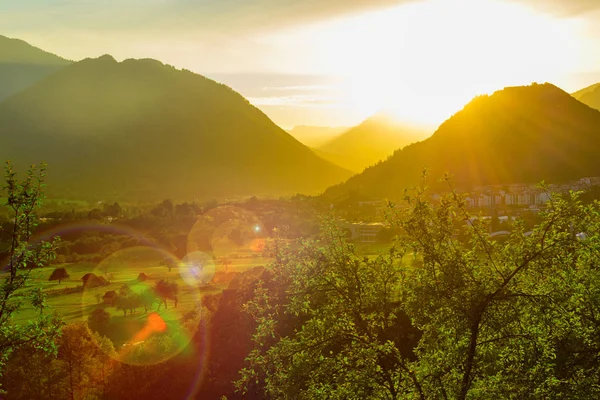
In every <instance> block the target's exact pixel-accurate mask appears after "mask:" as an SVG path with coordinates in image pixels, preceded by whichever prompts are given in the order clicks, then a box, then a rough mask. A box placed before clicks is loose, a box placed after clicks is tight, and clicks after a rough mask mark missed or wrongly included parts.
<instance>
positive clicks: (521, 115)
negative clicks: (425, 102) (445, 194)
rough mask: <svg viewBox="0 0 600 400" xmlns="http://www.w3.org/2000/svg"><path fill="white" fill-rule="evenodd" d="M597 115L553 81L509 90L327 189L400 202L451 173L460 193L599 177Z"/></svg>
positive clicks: (331, 193) (599, 128) (332, 194)
mask: <svg viewBox="0 0 600 400" xmlns="http://www.w3.org/2000/svg"><path fill="white" fill-rule="evenodd" d="M599 149H600V112H599V111H597V110H594V109H592V108H590V107H588V106H586V105H584V104H582V103H580V102H579V101H577V100H576V99H574V98H573V97H571V96H570V95H569V94H568V93H565V92H564V91H562V90H561V89H559V88H557V87H556V86H553V85H551V84H543V85H537V84H534V85H532V86H524V87H509V88H505V89H504V90H500V91H498V92H496V93H494V94H493V95H491V96H487V95H486V96H479V97H476V98H475V99H474V100H472V101H471V102H470V103H469V104H467V105H466V106H465V107H464V108H463V109H462V110H461V111H459V112H458V113H456V114H455V115H454V116H452V117H451V118H450V119H448V120H447V121H446V122H444V123H443V124H442V125H441V126H440V127H439V128H438V130H437V131H436V132H435V133H434V134H433V136H431V137H430V138H428V139H426V140H424V141H422V142H418V143H414V144H412V145H410V146H407V147H404V148H403V149H402V150H399V151H396V152H395V153H394V155H393V156H392V157H391V158H390V159H388V160H387V161H385V162H383V163H381V164H379V165H376V166H374V167H371V168H368V169H366V170H365V171H364V172H363V173H361V174H359V175H356V176H354V177H352V178H350V179H349V180H348V181H347V182H345V183H343V184H341V185H337V186H334V187H332V188H330V189H328V190H327V191H326V193H325V194H326V196H328V197H336V198H342V197H345V196H347V195H348V194H349V193H354V194H356V193H363V194H367V195H370V196H372V197H388V198H396V197H399V196H400V195H401V194H402V192H403V190H404V189H405V188H407V187H411V186H414V185H416V184H418V183H419V182H420V176H421V173H422V170H423V167H428V168H429V177H430V180H429V185H430V186H433V187H437V188H440V187H441V185H443V184H441V183H440V184H438V183H436V180H437V179H438V178H440V177H442V176H443V174H444V173H446V172H449V173H451V174H453V175H454V178H453V182H454V184H456V185H457V186H458V187H459V188H462V189H466V190H468V189H469V188H470V187H471V186H472V185H486V184H505V183H537V182H540V181H541V180H545V181H546V182H561V181H567V180H571V179H577V178H581V177H585V176H600V157H598V150H599Z"/></svg>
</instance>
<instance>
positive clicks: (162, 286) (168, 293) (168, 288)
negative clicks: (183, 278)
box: [154, 279, 179, 310]
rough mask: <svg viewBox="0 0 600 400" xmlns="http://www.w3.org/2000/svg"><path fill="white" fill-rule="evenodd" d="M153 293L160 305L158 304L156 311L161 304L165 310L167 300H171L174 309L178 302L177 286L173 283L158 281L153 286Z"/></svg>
mask: <svg viewBox="0 0 600 400" xmlns="http://www.w3.org/2000/svg"><path fill="white" fill-rule="evenodd" d="M154 293H156V296H157V297H158V298H159V299H160V301H161V302H160V303H159V304H158V309H159V310H160V305H161V303H164V305H165V308H167V299H169V300H173V302H174V303H175V307H177V303H178V301H179V298H178V296H177V295H178V293H179V285H177V283H175V282H168V281H165V280H162V279H161V280H160V281H158V282H156V285H155V286H154Z"/></svg>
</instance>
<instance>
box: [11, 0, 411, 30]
mask: <svg viewBox="0 0 600 400" xmlns="http://www.w3.org/2000/svg"><path fill="white" fill-rule="evenodd" d="M410 1H417V0H31V1H21V2H13V1H4V0H0V26H5V27H8V28H10V27H13V28H16V27H19V26H20V27H21V28H22V29H32V30H43V29H53V28H58V27H60V28H61V29H66V30H78V29H85V30H122V31H132V30H133V31H154V30H165V29H168V30H171V31H174V32H182V31H190V30H192V31H195V32H207V33H219V34H223V35H236V34H239V33H240V32H247V31H249V30H264V29H271V28H277V27H280V26H289V25H293V24H299V23H310V22H312V21H319V20H323V19H328V18H335V17H338V16H343V15H347V14H351V13H356V12H361V11H365V10H374V9H380V8H384V7H391V6H394V5H398V4H402V3H406V2H410ZM164 33H168V32H164Z"/></svg>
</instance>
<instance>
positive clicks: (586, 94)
mask: <svg viewBox="0 0 600 400" xmlns="http://www.w3.org/2000/svg"><path fill="white" fill-rule="evenodd" d="M572 96H573V97H575V98H576V99H577V100H579V101H580V102H582V103H584V104H587V105H588V106H590V107H592V108H595V109H596V110H600V83H596V84H595V85H592V86H588V87H586V88H584V89H581V90H579V91H577V92H575V93H573V94H572Z"/></svg>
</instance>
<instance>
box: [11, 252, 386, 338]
mask: <svg viewBox="0 0 600 400" xmlns="http://www.w3.org/2000/svg"><path fill="white" fill-rule="evenodd" d="M388 249H389V245H383V244H358V245H357V253H358V254H360V255H366V256H369V258H374V257H376V256H377V255H380V254H385V253H387V251H388ZM208 257H209V258H211V257H210V255H208ZM164 258H165V254H164V253H163V252H162V251H160V250H158V249H153V248H149V247H139V248H129V249H125V250H121V251H118V252H117V253H115V254H113V255H111V256H109V257H108V258H107V259H105V260H104V261H102V262H100V263H98V264H96V263H78V264H61V265H54V266H52V267H48V268H40V269H37V270H34V271H33V272H32V273H31V275H30V279H29V281H28V287H27V288H25V289H22V290H21V291H20V292H19V294H20V295H23V296H25V295H26V294H27V291H28V290H29V289H32V288H34V287H41V288H42V289H43V290H44V292H45V293H46V294H47V299H46V304H47V306H48V309H47V310H46V311H45V312H46V313H48V312H56V313H58V315H60V316H61V317H62V319H63V320H64V321H65V322H66V323H70V322H74V321H77V320H86V319H87V317H88V316H89V315H90V314H91V313H92V312H93V311H94V310H95V309H97V308H102V309H104V310H106V311H107V312H108V313H109V314H110V315H111V321H112V322H113V323H114V324H118V325H120V326H122V327H125V328H124V329H125V330H129V328H127V326H129V327H130V329H131V330H135V329H137V328H139V327H140V326H142V325H143V324H144V323H145V321H146V320H147V314H146V313H144V309H143V308H138V309H137V310H136V312H135V313H134V315H132V316H130V315H129V313H128V314H127V316H124V315H123V312H122V311H121V310H118V309H117V308H116V307H113V306H109V305H106V304H104V303H103V300H102V296H104V294H105V293H106V292H108V291H111V290H114V291H116V292H118V291H119V289H120V288H121V286H122V285H123V284H127V285H128V286H129V287H130V288H131V289H132V290H133V291H135V292H141V291H142V290H144V289H145V288H146V287H153V286H154V285H155V284H156V282H158V281H159V280H168V281H171V282H176V283H177V284H178V286H179V295H178V305H177V308H174V307H173V303H172V302H169V304H168V306H169V307H168V308H167V309H165V308H164V306H161V308H160V310H157V307H158V304H155V305H154V306H153V309H152V311H156V312H157V313H158V314H159V315H160V316H161V318H163V320H164V321H165V322H166V323H167V325H170V324H175V323H176V322H177V321H178V320H179V319H180V318H181V317H182V316H183V315H184V314H185V313H186V312H188V311H191V310H193V309H195V308H196V307H197V306H198V305H199V304H200V302H201V298H202V296H203V295H205V294H210V293H217V292H219V291H221V290H222V289H223V288H225V286H226V283H210V284H203V283H202V282H200V281H198V280H196V279H195V278H194V276H192V275H190V273H189V271H187V270H186V267H185V266H184V265H182V264H178V265H177V266H175V267H173V268H172V270H171V271H169V270H168V268H167V267H166V266H164V265H162V263H161V261H162V260H163V259H164ZM270 261H271V260H270V259H267V258H263V257H258V256H257V254H254V255H252V254H251V253H244V252H242V253H241V257H240V258H233V257H232V258H231V259H230V264H229V266H228V268H227V270H228V272H234V273H238V272H243V271H246V270H249V269H251V268H254V267H257V266H266V265H268V264H269V263H270ZM59 267H64V268H66V270H67V272H68V274H69V278H68V279H65V280H62V281H61V283H60V284H59V283H58V281H49V280H48V278H49V277H50V274H51V273H52V271H53V270H54V269H55V268H59ZM219 271H220V273H222V272H224V267H223V266H221V265H219V264H214V268H213V269H212V272H211V270H210V269H209V270H208V272H207V273H208V274H210V273H214V272H217V273H219ZM90 272H91V273H94V274H96V275H97V276H101V277H104V278H105V279H107V280H109V281H110V284H108V285H106V286H100V287H94V288H89V289H88V288H85V290H84V289H83V282H82V280H81V278H82V277H83V276H84V275H85V274H87V273H90ZM140 273H144V274H145V275H147V277H148V280H146V281H144V282H140V281H138V279H137V278H138V275H139V274H140ZM190 277H192V279H190ZM0 278H2V276H1V275H0ZM208 278H209V279H208V280H209V281H210V278H211V277H210V276H209V277H208ZM203 281H206V279H203ZM36 313H37V311H36V310H34V309H33V307H32V306H31V304H30V302H29V301H27V300H25V301H24V304H23V307H22V308H21V309H20V311H19V313H18V314H17V315H15V322H17V323H21V324H22V323H27V322H28V321H30V320H33V319H35V318H36ZM125 336H126V335H125Z"/></svg>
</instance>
